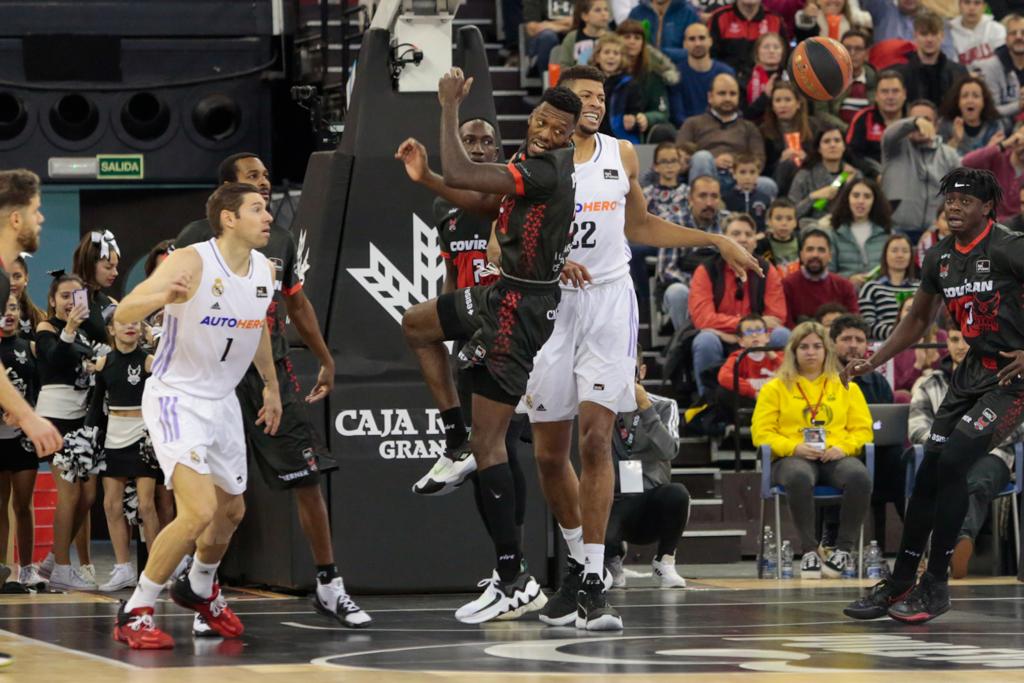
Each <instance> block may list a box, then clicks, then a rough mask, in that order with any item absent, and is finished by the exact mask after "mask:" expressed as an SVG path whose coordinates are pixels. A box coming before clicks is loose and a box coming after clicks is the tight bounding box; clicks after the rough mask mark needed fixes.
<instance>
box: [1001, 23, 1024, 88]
mask: <svg viewBox="0 0 1024 683" xmlns="http://www.w3.org/2000/svg"><path fill="white" fill-rule="evenodd" d="M1003 26H1004V27H1005V28H1006V45H1003V46H1002V47H999V48H996V57H998V58H999V61H1000V63H1001V64H1002V65H1003V68H1004V69H1005V71H1006V72H1007V73H1011V72H1012V73H1013V74H1014V75H1015V76H1017V83H1019V84H1021V85H1024V16H1021V15H1020V14H1016V13H1014V14H1008V15H1006V17H1004V18H1003Z"/></svg>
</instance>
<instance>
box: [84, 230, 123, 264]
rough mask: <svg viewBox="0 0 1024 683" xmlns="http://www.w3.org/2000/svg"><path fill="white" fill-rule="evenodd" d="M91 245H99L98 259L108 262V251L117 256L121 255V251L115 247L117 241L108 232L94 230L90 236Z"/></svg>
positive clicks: (112, 234)
mask: <svg viewBox="0 0 1024 683" xmlns="http://www.w3.org/2000/svg"><path fill="white" fill-rule="evenodd" d="M90 237H91V238H92V243H93V244H98V245H100V258H101V259H107V260H108V261H109V260H110V251H111V250H113V251H114V253H115V254H117V255H118V256H120V255H121V249H120V248H118V246H117V240H116V239H114V233H112V232H110V231H109V230H104V231H103V232H96V231H95V230H94V231H93V232H92V233H91V234H90Z"/></svg>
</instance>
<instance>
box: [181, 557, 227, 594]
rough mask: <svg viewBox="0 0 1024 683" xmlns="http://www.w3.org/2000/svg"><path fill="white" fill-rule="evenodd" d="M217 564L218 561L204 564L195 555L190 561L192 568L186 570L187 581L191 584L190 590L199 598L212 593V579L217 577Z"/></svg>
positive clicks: (218, 563)
mask: <svg viewBox="0 0 1024 683" xmlns="http://www.w3.org/2000/svg"><path fill="white" fill-rule="evenodd" d="M219 566H220V562H214V563H213V564H204V563H203V562H200V561H199V558H198V557H196V558H195V560H194V561H193V562H192V568H191V569H189V570H188V582H189V583H190V584H191V585H192V592H193V593H195V594H196V595H198V596H199V597H201V598H208V597H210V596H211V595H213V580H214V579H215V578H216V577H217V567H219Z"/></svg>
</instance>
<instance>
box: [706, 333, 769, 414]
mask: <svg viewBox="0 0 1024 683" xmlns="http://www.w3.org/2000/svg"><path fill="white" fill-rule="evenodd" d="M736 333H737V335H738V336H739V344H740V348H739V349H737V350H735V351H733V352H732V353H730V354H729V357H728V358H726V360H725V363H723V364H722V367H721V368H720V369H719V371H718V383H719V384H720V385H721V386H722V389H724V390H725V391H727V392H729V393H730V394H731V393H732V391H733V387H735V386H736V375H739V378H740V379H739V389H740V391H739V393H740V396H741V397H742V398H745V399H748V400H747V401H744V403H746V404H747V406H748V407H753V406H754V400H755V399H756V398H757V394H758V393H759V392H760V391H761V387H763V386H764V385H765V384H766V383H767V382H768V380H770V379H771V378H772V377H774V376H775V371H776V370H778V369H779V365H780V364H781V363H782V358H781V357H780V356H779V354H777V353H775V352H774V351H751V352H750V353H748V354H747V355H746V356H744V357H743V360H742V361H740V362H739V363H738V364H737V360H739V357H740V354H741V353H743V350H744V349H752V348H756V347H758V346H768V341H769V336H768V325H767V323H765V321H764V318H763V317H761V316H760V315H755V314H751V315H747V316H744V317H743V319H742V320H740V324H739V326H738V327H737V329H736Z"/></svg>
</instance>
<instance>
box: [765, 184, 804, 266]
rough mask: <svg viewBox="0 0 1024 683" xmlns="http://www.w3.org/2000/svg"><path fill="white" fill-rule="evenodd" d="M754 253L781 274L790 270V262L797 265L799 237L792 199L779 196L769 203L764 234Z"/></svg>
mask: <svg viewBox="0 0 1024 683" xmlns="http://www.w3.org/2000/svg"><path fill="white" fill-rule="evenodd" d="M754 253H755V254H756V255H757V256H760V257H761V258H763V259H764V260H766V261H768V263H771V264H773V265H775V266H777V267H778V268H779V270H780V273H782V274H783V275H785V274H786V273H788V272H790V269H789V268H788V266H789V265H790V264H792V263H796V264H798V265H799V261H800V239H799V235H798V234H797V229H796V204H794V203H793V201H792V200H790V199H789V198H787V197H779V198H778V199H776V200H775V201H773V202H772V203H771V205H769V207H768V214H767V216H766V220H765V234H764V236H762V237H761V239H760V240H759V241H758V243H757V250H756V251H755V252H754Z"/></svg>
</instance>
